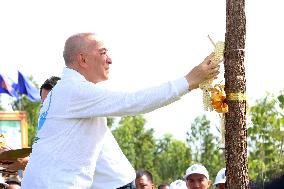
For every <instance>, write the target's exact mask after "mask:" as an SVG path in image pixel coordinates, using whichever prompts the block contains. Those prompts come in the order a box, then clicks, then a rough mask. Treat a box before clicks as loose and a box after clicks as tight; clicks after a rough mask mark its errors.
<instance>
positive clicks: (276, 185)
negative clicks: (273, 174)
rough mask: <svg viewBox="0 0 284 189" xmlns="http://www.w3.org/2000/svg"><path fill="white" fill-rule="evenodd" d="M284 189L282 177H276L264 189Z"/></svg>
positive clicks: (283, 177)
mask: <svg viewBox="0 0 284 189" xmlns="http://www.w3.org/2000/svg"><path fill="white" fill-rule="evenodd" d="M283 188H284V175H281V176H280V177H277V178H275V179H273V180H272V181H270V182H269V183H267V184H266V185H265V187H264V189H283Z"/></svg>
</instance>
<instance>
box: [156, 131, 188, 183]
mask: <svg viewBox="0 0 284 189" xmlns="http://www.w3.org/2000/svg"><path fill="white" fill-rule="evenodd" d="M156 148H157V151H156V154H155V156H156V158H155V163H154V164H155V168H156V170H157V173H158V174H159V177H160V180H161V181H160V182H159V183H162V182H163V183H170V182H172V181H174V180H177V179H182V177H183V175H184V173H185V170H186V169H187V168H188V166H189V165H190V164H191V161H192V160H191V156H192V155H191V151H190V149H189V148H188V147H187V145H186V143H184V142H182V141H179V140H174V139H173V138H172V135H170V134H167V135H164V137H163V138H161V139H159V140H158V141H157V147H156Z"/></svg>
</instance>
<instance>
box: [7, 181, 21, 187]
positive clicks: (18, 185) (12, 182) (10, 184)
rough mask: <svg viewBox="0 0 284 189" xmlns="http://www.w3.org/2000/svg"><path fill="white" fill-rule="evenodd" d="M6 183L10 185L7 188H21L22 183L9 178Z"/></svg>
mask: <svg viewBox="0 0 284 189" xmlns="http://www.w3.org/2000/svg"><path fill="white" fill-rule="evenodd" d="M6 183H7V184H8V185H9V186H8V187H7V188H6V189H20V188H21V183H20V182H18V181H15V180H8V181H6Z"/></svg>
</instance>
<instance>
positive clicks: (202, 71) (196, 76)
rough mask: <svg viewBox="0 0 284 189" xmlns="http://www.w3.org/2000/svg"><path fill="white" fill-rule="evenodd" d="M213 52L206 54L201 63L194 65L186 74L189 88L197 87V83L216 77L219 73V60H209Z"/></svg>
mask: <svg viewBox="0 0 284 189" xmlns="http://www.w3.org/2000/svg"><path fill="white" fill-rule="evenodd" d="M213 55H214V53H211V54H210V55H209V56H207V57H206V58H205V59H204V60H203V62H202V63H201V64H199V65H198V66H195V67H194V68H193V69H192V70H191V71H190V72H189V73H188V74H187V75H186V76H185V78H186V80H187V82H188V84H189V90H193V89H196V88H198V87H199V84H200V83H202V82H203V81H205V80H208V79H213V78H214V79H216V78H217V75H218V74H219V73H220V72H219V68H220V65H219V63H220V62H222V61H223V60H220V61H219V62H215V63H213V62H211V60H210V59H211V58H212V57H213Z"/></svg>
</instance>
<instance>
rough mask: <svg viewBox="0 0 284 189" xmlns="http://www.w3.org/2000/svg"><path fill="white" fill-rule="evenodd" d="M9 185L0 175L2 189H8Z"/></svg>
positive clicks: (0, 187)
mask: <svg viewBox="0 0 284 189" xmlns="http://www.w3.org/2000/svg"><path fill="white" fill-rule="evenodd" d="M8 186H9V185H8V184H7V183H6V182H5V180H4V178H3V177H2V175H0V189H5V188H6V187H8Z"/></svg>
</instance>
